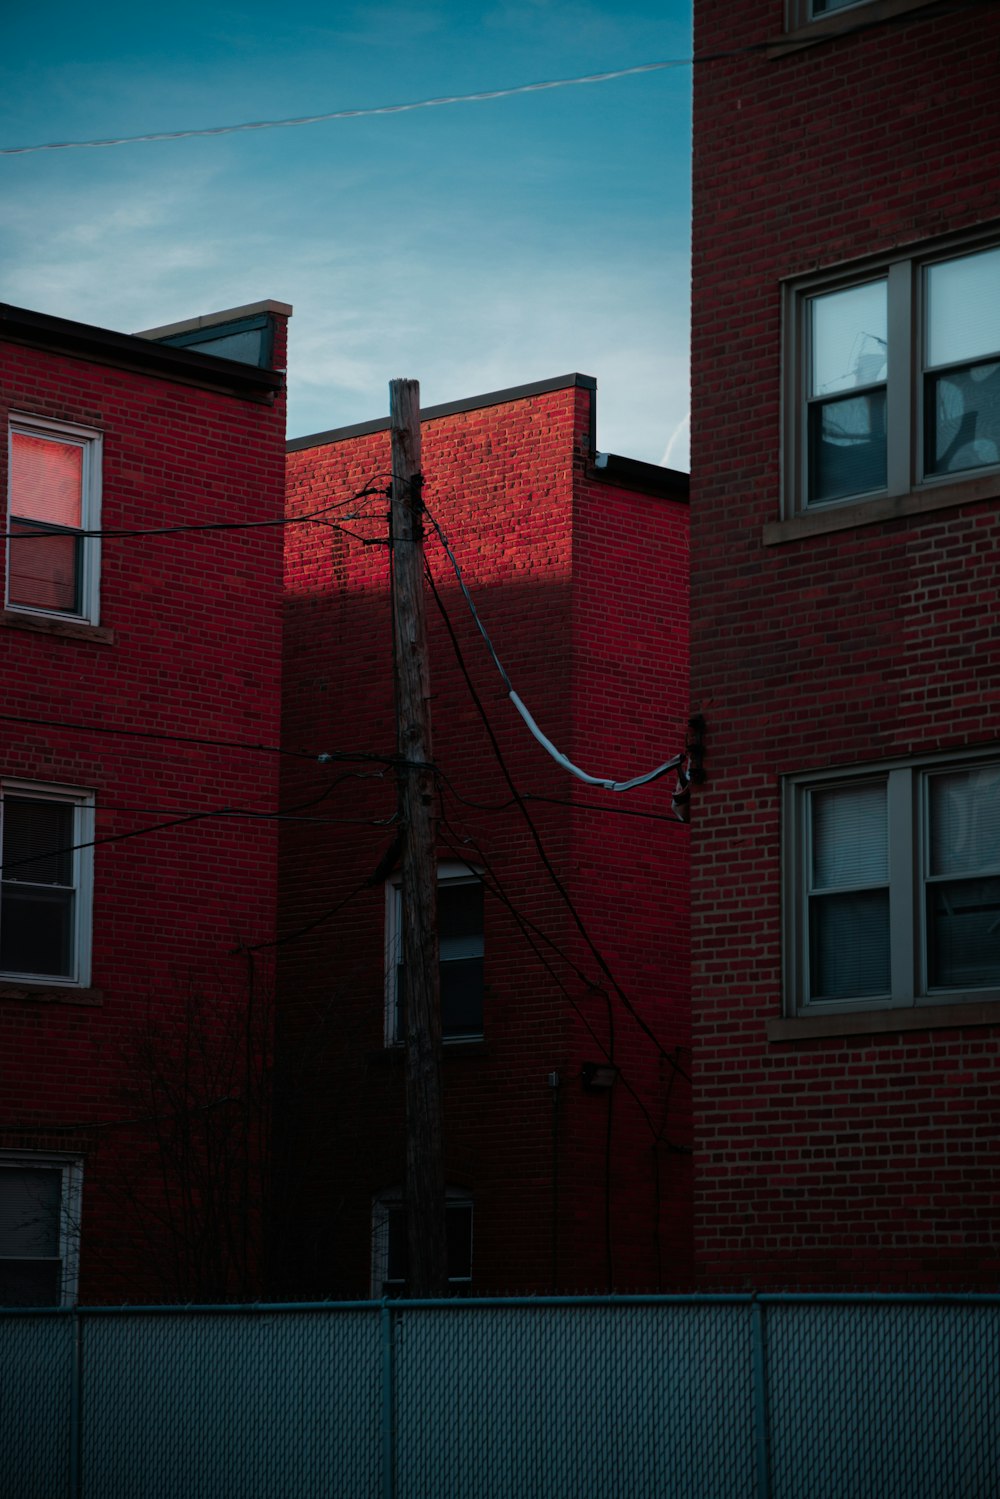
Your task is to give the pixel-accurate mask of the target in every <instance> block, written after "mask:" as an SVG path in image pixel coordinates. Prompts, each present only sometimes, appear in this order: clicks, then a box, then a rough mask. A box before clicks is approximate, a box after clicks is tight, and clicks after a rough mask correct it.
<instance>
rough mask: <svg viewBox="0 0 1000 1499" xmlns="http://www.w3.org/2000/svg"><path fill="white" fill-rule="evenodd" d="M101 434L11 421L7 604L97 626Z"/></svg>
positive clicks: (22, 418)
mask: <svg viewBox="0 0 1000 1499" xmlns="http://www.w3.org/2000/svg"><path fill="white" fill-rule="evenodd" d="M100 508H101V434H100V433H99V432H95V431H93V430H92V429H90V428H87V427H77V426H71V425H69V424H68V423H58V424H55V423H51V422H44V421H40V420H38V419H36V418H34V417H29V416H17V417H12V418H11V423H10V449H9V466H8V484H7V532H8V538H7V593H6V603H7V608H8V609H16V610H21V611H26V612H29V613H32V614H42V615H57V616H65V617H68V618H70V619H74V620H80V621H83V622H86V623H89V624H94V625H96V624H97V622H98V612H99V600H98V592H99V581H100V576H99V568H100V542H99V539H98V538H97V537H96V536H88V535H87V534H86V533H87V532H88V531H95V530H97V529H98V527H99V525H100Z"/></svg>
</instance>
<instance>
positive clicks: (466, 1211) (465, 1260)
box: [444, 1202, 472, 1280]
mask: <svg viewBox="0 0 1000 1499" xmlns="http://www.w3.org/2000/svg"><path fill="white" fill-rule="evenodd" d="M444 1224H445V1232H446V1234H447V1236H448V1279H449V1280H469V1279H470V1278H471V1276H472V1203H471V1202H449V1203H448V1206H447V1210H446V1212H445V1218H444Z"/></svg>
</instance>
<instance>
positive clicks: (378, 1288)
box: [372, 1187, 472, 1296]
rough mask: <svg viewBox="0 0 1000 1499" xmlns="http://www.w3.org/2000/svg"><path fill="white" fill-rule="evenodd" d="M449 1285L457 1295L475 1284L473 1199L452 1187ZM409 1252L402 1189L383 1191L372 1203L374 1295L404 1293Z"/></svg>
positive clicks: (448, 1233)
mask: <svg viewBox="0 0 1000 1499" xmlns="http://www.w3.org/2000/svg"><path fill="white" fill-rule="evenodd" d="M444 1222H445V1236H446V1241H447V1256H448V1285H449V1287H450V1289H451V1292H452V1294H453V1295H455V1296H460V1295H462V1294H463V1292H467V1291H468V1289H469V1287H470V1286H471V1284H472V1198H471V1197H470V1196H469V1194H468V1192H465V1191H462V1190H461V1189H460V1188H457V1187H449V1188H448V1193H447V1200H446V1202H445V1219H444ZM408 1260H409V1253H408V1250H407V1240H406V1208H405V1206H404V1204H403V1194H402V1192H401V1191H399V1190H398V1189H397V1190H393V1191H390V1192H382V1193H380V1194H379V1196H378V1197H376V1198H375V1201H374V1202H373V1204H372V1295H373V1296H405V1295H406V1291H407V1276H408V1269H407V1266H408Z"/></svg>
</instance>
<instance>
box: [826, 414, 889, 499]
mask: <svg viewBox="0 0 1000 1499" xmlns="http://www.w3.org/2000/svg"><path fill="white" fill-rule="evenodd" d="M885 485H886V441H885V391H884V390H875V391H871V392H870V393H869V394H868V395H863V396H844V397H841V398H839V399H837V400H832V401H822V402H818V401H817V402H814V403H813V405H812V406H811V407H810V410H809V498H810V500H811V501H812V502H814V503H817V502H822V501H826V500H839V499H844V498H846V497H847V496H848V495H852V494H867V493H868V492H869V491H870V490H876V489H884V488H885Z"/></svg>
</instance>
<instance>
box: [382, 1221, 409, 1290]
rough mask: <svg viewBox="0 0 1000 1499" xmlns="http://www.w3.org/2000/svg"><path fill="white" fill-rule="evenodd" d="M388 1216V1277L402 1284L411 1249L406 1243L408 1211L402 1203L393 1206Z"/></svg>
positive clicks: (407, 1267)
mask: <svg viewBox="0 0 1000 1499" xmlns="http://www.w3.org/2000/svg"><path fill="white" fill-rule="evenodd" d="M387 1217H388V1228H387V1232H388V1236H389V1243H388V1252H387V1254H386V1279H387V1280H389V1281H394V1282H395V1283H396V1284H397V1285H402V1284H403V1282H404V1281H405V1280H406V1276H407V1272H408V1269H409V1250H408V1249H407V1245H406V1211H405V1209H404V1208H403V1206H402V1204H400V1205H399V1207H391V1208H390V1209H389V1211H388V1214H387Z"/></svg>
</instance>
